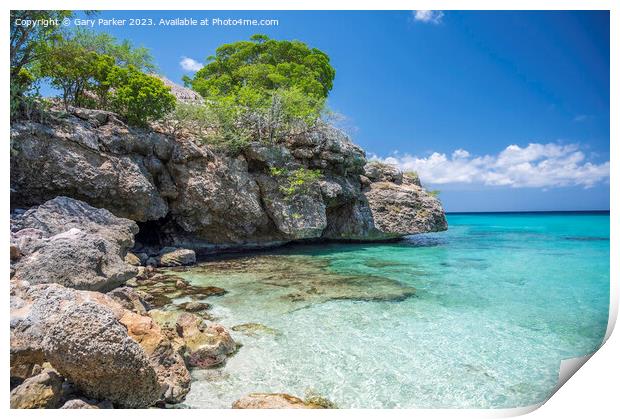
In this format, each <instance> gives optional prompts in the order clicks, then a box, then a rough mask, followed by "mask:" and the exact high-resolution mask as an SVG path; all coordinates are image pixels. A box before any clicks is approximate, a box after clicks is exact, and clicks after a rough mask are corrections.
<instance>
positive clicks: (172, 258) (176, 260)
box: [159, 249, 196, 266]
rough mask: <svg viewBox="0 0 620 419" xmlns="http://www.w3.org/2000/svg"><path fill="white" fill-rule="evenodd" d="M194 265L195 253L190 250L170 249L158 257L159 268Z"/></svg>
mask: <svg viewBox="0 0 620 419" xmlns="http://www.w3.org/2000/svg"><path fill="white" fill-rule="evenodd" d="M194 263H196V252H194V251H193V250H190V249H173V250H172V249H171V250H170V251H166V252H163V251H162V254H161V256H160V257H159V265H160V266H185V265H193V264H194Z"/></svg>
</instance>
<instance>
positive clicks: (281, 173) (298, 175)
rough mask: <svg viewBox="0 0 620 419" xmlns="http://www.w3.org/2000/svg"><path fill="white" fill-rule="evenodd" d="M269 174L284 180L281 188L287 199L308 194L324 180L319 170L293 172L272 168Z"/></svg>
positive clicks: (304, 169)
mask: <svg viewBox="0 0 620 419" xmlns="http://www.w3.org/2000/svg"><path fill="white" fill-rule="evenodd" d="M269 174H270V175H271V176H274V177H276V178H282V179H283V180H284V181H283V185H281V186H280V192H282V194H283V195H284V196H285V197H286V198H287V199H293V198H295V197H296V196H300V195H305V194H307V193H308V192H309V191H310V188H312V187H313V186H315V185H316V184H317V182H318V181H319V180H321V179H322V178H323V173H321V171H320V170H319V169H306V168H305V167H301V168H299V169H295V170H293V171H289V170H287V169H285V168H282V167H270V168H269Z"/></svg>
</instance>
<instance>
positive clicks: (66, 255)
mask: <svg viewBox="0 0 620 419" xmlns="http://www.w3.org/2000/svg"><path fill="white" fill-rule="evenodd" d="M137 272H138V270H137V269H136V267H134V266H131V265H128V264H126V263H125V262H124V261H123V260H122V259H121V257H120V255H119V254H118V247H117V246H115V245H114V244H112V243H111V242H110V241H108V240H106V239H105V238H103V237H101V236H99V235H97V234H89V233H86V232H84V231H82V230H78V229H76V228H72V229H71V230H69V231H66V232H64V233H60V234H57V235H55V236H52V237H50V238H48V239H42V240H41V241H40V242H39V243H38V245H37V247H36V250H35V251H34V252H33V253H32V254H30V255H28V257H25V258H22V259H21V260H20V261H19V262H18V263H17V264H16V266H15V275H14V277H15V278H16V279H21V280H25V281H28V282H30V283H32V284H40V283H51V282H54V283H58V284H61V285H64V286H67V287H71V288H75V289H83V290H93V291H105V290H110V289H113V288H116V287H118V286H119V285H122V284H123V283H124V282H125V281H127V280H128V279H129V278H131V277H133V276H135V275H136V274H137Z"/></svg>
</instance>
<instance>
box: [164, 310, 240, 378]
mask: <svg viewBox="0 0 620 419" xmlns="http://www.w3.org/2000/svg"><path fill="white" fill-rule="evenodd" d="M176 327H177V332H178V334H179V336H181V337H182V338H183V341H184V342H185V345H186V348H187V356H186V359H187V362H188V364H189V365H190V366H192V367H199V368H208V367H212V366H215V365H218V364H221V363H222V362H224V361H225V360H226V357H227V356H228V355H231V354H232V353H234V352H235V351H236V349H237V345H236V343H235V341H234V340H233V339H232V337H231V336H230V334H229V333H228V331H227V330H226V329H225V328H224V327H223V326H221V325H219V324H206V323H205V322H204V320H202V319H201V318H199V317H197V316H195V315H193V314H189V313H186V314H182V315H181V316H179V318H178V319H177V323H176Z"/></svg>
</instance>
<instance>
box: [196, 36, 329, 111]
mask: <svg viewBox="0 0 620 419" xmlns="http://www.w3.org/2000/svg"><path fill="white" fill-rule="evenodd" d="M335 74H336V73H335V70H334V68H333V67H332V66H331V65H330V63H329V57H328V56H327V54H325V53H324V52H322V51H320V50H318V49H316V48H309V47H308V46H307V45H306V44H305V43H303V42H300V41H278V40H274V39H269V38H268V37H267V36H265V35H254V36H252V37H251V38H250V40H249V41H240V42H235V43H231V44H225V45H222V46H220V47H219V48H217V50H216V53H215V55H214V56H210V57H208V58H207V63H206V65H205V66H204V67H203V68H202V69H200V70H199V71H198V72H197V73H196V74H195V76H194V78H193V79H190V80H187V79H186V83H189V84H190V85H191V87H192V88H193V89H194V90H196V91H197V92H199V93H200V94H201V95H203V96H204V97H205V98H221V97H232V98H234V99H235V102H236V103H238V104H241V105H245V106H249V107H268V106H270V103H271V97H272V95H273V94H274V93H275V92H277V91H282V90H286V89H291V88H294V89H296V90H297V91H299V92H301V93H303V94H304V95H306V96H310V97H312V98H313V99H314V100H315V101H320V100H322V99H325V98H326V97H327V95H328V93H329V91H330V90H331V88H332V86H333V80H334V76H335ZM317 105H319V104H318V103H317ZM320 105H322V103H320Z"/></svg>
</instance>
